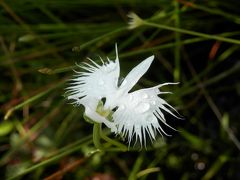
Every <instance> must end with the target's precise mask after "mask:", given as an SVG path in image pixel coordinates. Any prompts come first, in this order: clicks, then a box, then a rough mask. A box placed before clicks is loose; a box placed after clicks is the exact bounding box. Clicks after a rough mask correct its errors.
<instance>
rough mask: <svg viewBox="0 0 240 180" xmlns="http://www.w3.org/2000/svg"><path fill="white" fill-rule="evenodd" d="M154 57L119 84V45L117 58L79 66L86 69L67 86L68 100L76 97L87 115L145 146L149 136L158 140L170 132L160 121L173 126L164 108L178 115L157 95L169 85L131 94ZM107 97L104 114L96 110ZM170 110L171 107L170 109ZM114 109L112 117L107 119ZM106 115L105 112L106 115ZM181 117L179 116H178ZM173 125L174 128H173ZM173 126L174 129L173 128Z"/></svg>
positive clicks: (77, 102)
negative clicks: (159, 136)
mask: <svg viewBox="0 0 240 180" xmlns="http://www.w3.org/2000/svg"><path fill="white" fill-rule="evenodd" d="M153 59H154V56H150V57H148V58H147V59H145V60H144V61H142V62H141V63H140V64H139V65H137V66H136V67H135V68H133V69H132V70H131V72H130V73H129V74H128V75H127V76H126V77H125V79H124V80H123V81H122V83H121V84H120V85H118V81H119V74H120V65H119V58H118V51H117V45H116V59H115V61H112V60H109V59H108V58H107V62H104V61H103V60H102V59H101V61H102V64H101V65H99V64H97V63H95V62H94V61H93V60H91V59H89V60H90V61H91V64H90V63H85V62H84V63H83V64H82V65H78V64H77V66H79V67H80V68H82V69H84V70H85V71H83V72H78V71H76V77H74V78H73V79H72V83H71V86H70V87H68V88H67V89H68V94H69V96H68V99H70V100H74V103H76V104H77V105H80V104H82V105H83V106H84V107H85V115H86V116H88V117H89V118H90V119H92V120H93V121H95V122H97V123H104V124H105V125H106V126H107V127H108V128H110V129H111V131H112V132H114V133H116V134H120V135H122V136H123V137H124V138H125V137H126V138H127V139H128V142H129V144H130V143H131V141H132V139H134V140H135V141H136V142H137V141H139V142H140V144H141V145H142V143H144V144H145V145H146V139H147V137H150V139H151V140H155V137H156V134H157V132H158V133H159V134H161V135H162V133H163V134H165V135H168V134H167V133H165V131H164V130H163V129H162V127H161V125H160V124H159V121H161V122H162V123H163V124H165V125H166V126H168V127H170V126H169V125H168V124H167V123H166V120H165V117H164V114H163V112H162V111H163V110H164V111H166V112H168V113H169V114H171V115H173V116H175V117H177V116H176V115H175V114H174V113H173V112H172V111H171V110H173V111H175V112H177V111H176V110H175V109H174V108H173V107H172V106H171V105H169V104H168V103H167V102H166V101H165V100H163V99H162V98H160V97H158V95H161V94H166V93H169V92H162V91H160V90H159V88H160V87H162V86H164V85H169V84H177V83H164V84H160V85H157V86H155V87H151V88H146V89H140V90H137V91H134V92H131V93H129V91H130V90H131V89H132V88H133V86H134V85H135V84H136V83H137V82H138V80H139V79H140V78H141V77H142V76H143V74H145V73H146V71H147V70H148V68H149V67H150V65H151V63H152V61H153ZM102 98H105V99H106V101H105V103H104V106H103V109H102V111H103V113H101V112H100V113H99V112H97V111H96V110H97V107H98V103H99V101H101V99H102ZM169 109H171V110H169ZM112 110H113V111H112ZM106 112H112V113H113V114H112V115H111V117H112V118H111V119H109V118H107V117H108V116H107V115H109V114H110V113H106ZM104 114H105V115H104ZM177 118H178V117H177ZM170 128H172V127H170ZM172 129H173V128H172Z"/></svg>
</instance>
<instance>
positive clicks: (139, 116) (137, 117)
mask: <svg viewBox="0 0 240 180" xmlns="http://www.w3.org/2000/svg"><path fill="white" fill-rule="evenodd" d="M168 84H170V83H168ZM171 84H172V83H171ZM165 85H166V84H165ZM160 86H162V85H159V86H155V87H153V88H147V89H141V90H138V91H135V92H132V93H129V94H127V95H126V96H125V97H122V98H121V99H120V100H119V103H118V109H117V110H116V112H114V114H113V120H114V123H115V124H116V126H117V132H116V133H117V134H121V135H122V136H123V137H125V138H127V140H128V142H129V144H130V143H131V142H132V140H134V141H135V143H136V142H137V141H138V142H140V145H141V146H142V145H143V144H144V145H145V146H146V140H147V137H148V138H149V139H150V140H151V141H152V140H155V138H156V135H157V132H158V133H159V134H161V135H162V134H164V135H166V136H169V135H168V134H167V133H166V132H165V131H164V130H163V128H162V127H161V125H160V124H159V121H161V122H162V123H163V124H165V125H166V126H168V127H170V128H171V129H174V128H172V127H171V126H170V125H168V124H167V123H166V119H165V117H164V114H163V112H162V111H166V112H168V113H170V114H171V115H173V116H175V117H178V116H177V115H175V114H174V113H173V112H172V111H170V110H169V109H168V108H169V107H170V109H172V110H174V111H176V110H175V109H174V108H173V107H172V106H170V105H169V104H168V103H167V102H166V101H164V100H163V99H162V98H160V97H158V95H159V94H162V93H164V92H161V91H160V90H159V89H158V88H159V87H160ZM133 138H134V139H133Z"/></svg>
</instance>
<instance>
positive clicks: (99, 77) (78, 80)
mask: <svg viewBox="0 0 240 180" xmlns="http://www.w3.org/2000/svg"><path fill="white" fill-rule="evenodd" d="M88 59H89V58H88ZM89 60H90V61H91V63H86V62H84V63H82V64H77V66H78V67H80V68H81V69H83V70H85V71H83V72H78V71H76V75H75V77H74V78H73V79H72V80H71V83H70V86H69V87H68V88H66V89H67V93H68V99H72V100H75V101H76V102H78V103H79V102H81V99H82V98H83V97H85V98H92V97H93V98H96V99H97V100H100V99H101V98H103V97H107V96H108V94H112V93H114V92H116V90H117V88H118V78H119V73H120V66H119V59H118V52H117V46H116V59H115V61H111V60H109V59H108V61H107V62H103V64H102V65H99V64H97V63H95V62H94V61H93V60H91V59H89Z"/></svg>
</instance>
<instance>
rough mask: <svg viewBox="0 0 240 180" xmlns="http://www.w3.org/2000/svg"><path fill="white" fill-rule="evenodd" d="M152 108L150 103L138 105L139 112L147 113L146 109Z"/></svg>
mask: <svg viewBox="0 0 240 180" xmlns="http://www.w3.org/2000/svg"><path fill="white" fill-rule="evenodd" d="M149 109H150V105H149V104H148V103H142V104H140V106H139V107H138V109H137V111H138V112H139V113H145V112H146V111H148V110H149Z"/></svg>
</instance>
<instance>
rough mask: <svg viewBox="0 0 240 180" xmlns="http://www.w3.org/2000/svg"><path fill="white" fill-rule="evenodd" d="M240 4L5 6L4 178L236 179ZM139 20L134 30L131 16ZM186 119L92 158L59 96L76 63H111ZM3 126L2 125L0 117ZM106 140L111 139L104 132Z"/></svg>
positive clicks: (0, 63)
mask: <svg viewBox="0 0 240 180" xmlns="http://www.w3.org/2000/svg"><path fill="white" fill-rule="evenodd" d="M239 8H240V2H239V1H238V0H228V1H220V0H201V1H200V0H172V1H171V0H149V1H143V0H139V1H136V0H122V1H120V0H117V1H110V0H105V1H101V0H91V1H86V0H72V1H68V0H51V1H48V0H34V1H32V0H0V70H1V76H0V117H1V122H0V143H1V144H0V153H1V158H0V165H1V170H0V173H1V176H0V177H1V179H46V180H53V179H94V178H99V179H103V180H112V179H130V180H133V179H182V180H185V179H204V180H207V179H240V171H239V168H240V156H239V150H240V144H239V141H238V139H239V138H240V136H239V128H240V123H239V119H240V113H239V112H240V103H239V99H240V98H239V95H240V82H239V79H240V63H239V55H240V53H239V48H240V46H239V45H240V40H239V39H240V36H239V35H240V31H239V30H240V29H239V27H240V11H239ZM129 12H135V13H136V14H138V15H139V17H141V18H142V19H143V20H144V24H143V25H142V26H140V27H138V28H135V29H131V30H130V29H129V28H128V27H129V26H128V22H129V19H128V17H127V14H128V13H129ZM115 43H118V49H119V56H120V64H121V76H123V77H124V76H125V75H126V74H127V73H128V72H129V71H130V70H131V68H133V67H134V66H135V65H137V64H138V63H139V62H141V61H142V60H144V59H145V58H147V57H149V56H150V55H152V54H154V55H155V60H154V63H153V64H152V66H151V67H150V69H149V71H148V72H147V73H146V74H145V75H144V77H143V78H142V79H141V80H140V81H139V83H138V85H137V86H136V87H135V89H139V88H144V87H151V86H154V85H157V84H160V83H164V82H180V85H177V86H169V87H166V88H163V90H168V91H172V92H173V93H174V94H173V95H164V96H163V97H162V98H164V99H166V100H167V101H168V102H169V103H170V104H172V105H173V106H174V107H176V109H177V110H178V111H179V112H180V114H181V115H183V116H184V117H185V120H178V119H175V118H173V117H171V116H167V122H168V123H169V124H170V125H171V126H172V127H174V128H176V129H178V131H177V132H174V131H173V130H171V129H169V128H168V127H165V126H164V125H162V126H163V128H164V129H165V130H166V132H168V133H169V134H172V136H171V137H167V138H164V139H162V138H161V137H160V136H159V138H158V139H157V141H156V142H154V143H153V144H152V145H151V144H150V145H149V147H148V148H147V149H144V148H143V149H141V150H136V149H135V150H134V149H132V150H131V148H130V151H128V152H121V151H113V150H111V149H108V150H106V151H101V152H99V151H97V150H96V148H95V147H94V145H93V142H92V124H89V123H87V122H86V121H84V120H83V117H82V115H83V110H84V109H83V107H81V106H80V107H73V106H72V105H71V104H69V102H67V101H66V99H65V97H64V92H65V90H64V88H66V87H67V82H66V81H67V79H69V78H71V77H72V75H73V71H72V69H74V67H75V62H82V61H86V57H90V58H92V59H94V60H96V61H97V62H99V57H98V56H99V55H100V56H101V57H103V58H105V57H106V56H109V57H110V59H114V58H115V53H114V44H115ZM4 119H5V120H4ZM110 137H112V138H115V136H114V135H111V134H110Z"/></svg>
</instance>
